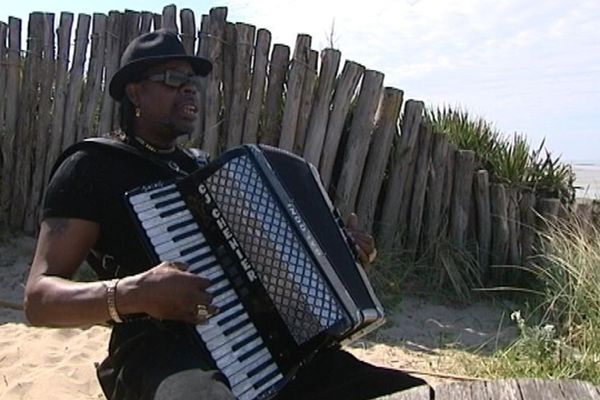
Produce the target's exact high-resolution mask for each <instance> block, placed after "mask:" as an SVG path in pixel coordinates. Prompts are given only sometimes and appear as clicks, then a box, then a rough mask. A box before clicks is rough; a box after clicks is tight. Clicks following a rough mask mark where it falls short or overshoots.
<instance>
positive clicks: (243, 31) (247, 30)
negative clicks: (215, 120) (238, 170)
mask: <svg viewBox="0 0 600 400" xmlns="http://www.w3.org/2000/svg"><path fill="white" fill-rule="evenodd" d="M255 30H256V28H255V27H254V26H252V25H248V24H243V23H237V24H236V25H235V32H236V40H235V45H236V47H235V50H236V51H235V63H234V68H233V95H232V98H231V106H230V107H231V111H230V113H229V124H228V131H227V148H231V147H234V146H237V145H239V144H241V143H242V134H243V132H244V120H245V116H246V109H247V107H248V91H249V90H250V79H251V77H250V69H251V59H252V50H253V48H254V33H255Z"/></svg>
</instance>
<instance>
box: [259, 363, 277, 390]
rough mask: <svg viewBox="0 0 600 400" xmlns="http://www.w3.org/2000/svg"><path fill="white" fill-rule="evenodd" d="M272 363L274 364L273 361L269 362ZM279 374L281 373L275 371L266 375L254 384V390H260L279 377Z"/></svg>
mask: <svg viewBox="0 0 600 400" xmlns="http://www.w3.org/2000/svg"><path fill="white" fill-rule="evenodd" d="M272 362H273V360H269V361H268V362H267V363H269V364H270V363H272ZM267 363H265V364H267ZM259 372H260V371H259ZM279 373H280V372H279V371H278V370H277V369H276V370H275V371H273V372H271V373H270V374H267V375H265V376H264V377H263V378H262V379H259V380H258V381H256V382H254V384H253V385H252V386H253V387H254V389H259V388H261V387H262V386H263V385H264V384H265V383H267V382H268V381H270V380H271V379H273V378H274V377H275V376H277V374H279ZM255 374H256V373H255Z"/></svg>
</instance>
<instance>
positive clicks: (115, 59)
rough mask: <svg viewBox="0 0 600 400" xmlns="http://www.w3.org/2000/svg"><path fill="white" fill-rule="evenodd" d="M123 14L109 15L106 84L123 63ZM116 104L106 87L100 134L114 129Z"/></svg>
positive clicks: (105, 68)
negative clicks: (120, 42) (121, 50)
mask: <svg viewBox="0 0 600 400" xmlns="http://www.w3.org/2000/svg"><path fill="white" fill-rule="evenodd" d="M121 18H122V16H121V14H120V13H118V12H116V11H111V12H110V13H109V14H108V23H107V26H106V39H105V46H106V50H105V60H104V75H105V77H106V83H107V84H108V83H109V82H110V79H111V78H112V76H113V75H114V74H115V72H117V70H118V69H119V64H120V63H121V53H120V45H119V32H120V22H121ZM115 107H116V102H115V101H114V100H113V99H112V97H110V94H109V93H108V87H105V90H104V93H103V94H102V106H101V112H100V121H99V123H98V132H100V133H101V134H102V133H107V132H109V131H110V130H111V128H112V127H113V121H115V120H116V115H114V114H115V113H114V110H115Z"/></svg>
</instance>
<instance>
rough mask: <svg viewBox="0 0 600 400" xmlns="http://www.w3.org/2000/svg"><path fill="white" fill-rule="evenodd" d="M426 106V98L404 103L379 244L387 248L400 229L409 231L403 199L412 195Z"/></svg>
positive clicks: (389, 247) (384, 204)
mask: <svg viewBox="0 0 600 400" xmlns="http://www.w3.org/2000/svg"><path fill="white" fill-rule="evenodd" d="M423 107H424V104H423V102H420V101H415V100H408V101H407V102H406V104H405V106H404V116H403V118H402V133H401V134H400V136H399V138H398V140H397V143H396V145H395V150H394V153H393V156H392V164H391V168H390V175H389V178H388V186H387V190H386V196H385V199H384V201H383V209H382V211H381V225H380V230H379V234H378V237H379V243H380V246H381V247H382V249H384V250H387V251H389V250H391V248H392V246H393V244H394V241H395V238H396V235H397V233H400V234H401V236H403V235H404V233H405V232H406V223H407V219H406V218H407V214H408V208H409V206H410V204H408V205H404V204H403V202H409V203H410V196H411V195H412V182H413V181H412V179H413V176H412V174H413V173H414V165H415V161H414V160H415V158H416V156H415V153H416V151H415V149H416V147H417V145H418V143H419V126H420V124H421V119H422V115H423ZM399 225H401V226H399Z"/></svg>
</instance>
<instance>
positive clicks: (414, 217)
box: [406, 121, 433, 256]
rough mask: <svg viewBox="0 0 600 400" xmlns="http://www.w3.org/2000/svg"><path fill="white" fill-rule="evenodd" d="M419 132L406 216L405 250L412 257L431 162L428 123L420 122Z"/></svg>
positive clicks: (414, 251) (423, 205)
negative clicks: (411, 190)
mask: <svg viewBox="0 0 600 400" xmlns="http://www.w3.org/2000/svg"><path fill="white" fill-rule="evenodd" d="M420 130H421V132H420V134H419V136H420V137H419V148H418V155H417V163H416V167H415V180H414V185H413V192H412V198H411V200H410V202H411V204H410V212H409V215H408V236H407V241H406V248H407V250H408V251H409V252H410V254H412V255H413V256H415V255H416V254H417V249H418V246H419V240H420V238H421V228H422V226H423V210H424V208H425V194H426V191H427V176H428V174H429V165H430V160H431V137H432V135H433V128H432V126H431V124H429V123H426V122H423V121H422V122H421V126H420Z"/></svg>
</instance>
